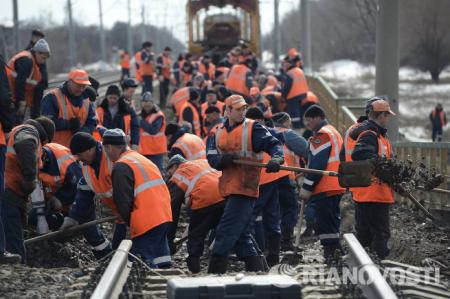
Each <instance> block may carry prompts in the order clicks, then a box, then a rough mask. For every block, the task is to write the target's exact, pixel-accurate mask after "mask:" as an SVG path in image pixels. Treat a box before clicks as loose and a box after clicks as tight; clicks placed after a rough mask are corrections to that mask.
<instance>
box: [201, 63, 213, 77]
mask: <svg viewBox="0 0 450 299" xmlns="http://www.w3.org/2000/svg"><path fill="white" fill-rule="evenodd" d="M198 71H199V72H200V73H201V74H203V75H204V74H208V80H214V78H215V76H214V75H215V72H216V66H215V65H214V64H213V63H212V62H210V63H209V64H208V69H206V66H205V64H204V63H202V62H199V63H198Z"/></svg>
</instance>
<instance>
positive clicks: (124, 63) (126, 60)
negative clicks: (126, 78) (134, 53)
mask: <svg viewBox="0 0 450 299" xmlns="http://www.w3.org/2000/svg"><path fill="white" fill-rule="evenodd" d="M120 66H121V67H122V68H123V69H129V68H130V55H129V54H126V53H123V54H122V55H120Z"/></svg>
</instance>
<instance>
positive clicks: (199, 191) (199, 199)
mask: <svg viewBox="0 0 450 299" xmlns="http://www.w3.org/2000/svg"><path fill="white" fill-rule="evenodd" d="M220 175H221V172H220V171H217V170H215V169H213V168H211V166H209V164H208V161H207V160H205V159H199V160H195V161H188V162H185V163H183V164H181V165H180V166H179V167H178V169H177V170H176V171H175V173H174V174H173V176H172V177H171V179H170V181H171V182H173V183H175V184H177V186H178V187H180V189H181V190H183V191H184V198H185V204H186V206H187V207H188V208H190V209H192V210H197V209H201V208H205V207H208V206H211V205H213V204H216V203H218V202H221V201H222V200H223V197H222V196H221V195H220V192H219V177H220Z"/></svg>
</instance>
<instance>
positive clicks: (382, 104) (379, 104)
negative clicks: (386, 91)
mask: <svg viewBox="0 0 450 299" xmlns="http://www.w3.org/2000/svg"><path fill="white" fill-rule="evenodd" d="M372 109H373V111H374V112H389V114H391V115H395V113H394V112H393V111H392V110H391V107H390V106H389V103H388V102H387V101H385V100H381V99H380V100H376V101H375V102H372Z"/></svg>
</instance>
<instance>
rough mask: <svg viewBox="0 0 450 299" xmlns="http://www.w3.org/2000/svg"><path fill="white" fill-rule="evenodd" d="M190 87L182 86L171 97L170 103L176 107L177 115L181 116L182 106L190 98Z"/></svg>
mask: <svg viewBox="0 0 450 299" xmlns="http://www.w3.org/2000/svg"><path fill="white" fill-rule="evenodd" d="M189 97H190V88H189V87H182V88H180V89H178V90H177V91H175V92H174V93H173V94H172V96H171V97H170V99H169V103H170V105H172V107H173V108H174V109H175V115H176V116H177V117H178V118H179V117H180V114H181V107H183V105H184V104H185V103H186V102H187V101H188V100H189Z"/></svg>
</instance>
